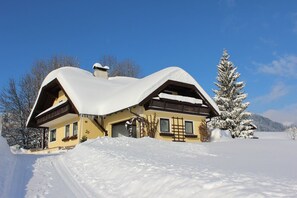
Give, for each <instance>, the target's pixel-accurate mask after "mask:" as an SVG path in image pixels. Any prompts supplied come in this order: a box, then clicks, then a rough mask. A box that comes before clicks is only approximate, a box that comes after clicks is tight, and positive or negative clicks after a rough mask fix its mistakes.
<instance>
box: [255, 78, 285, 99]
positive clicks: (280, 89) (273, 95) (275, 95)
mask: <svg viewBox="0 0 297 198" xmlns="http://www.w3.org/2000/svg"><path fill="white" fill-rule="evenodd" d="M289 91H290V87H288V86H287V85H286V84H284V83H283V82H278V83H277V84H276V85H274V86H273V87H272V89H271V91H270V92H269V93H268V94H266V95H264V96H260V97H258V98H256V99H255V102H265V103H267V102H273V101H276V100H278V99H279V98H281V97H283V96H286V95H287V94H288V93H289Z"/></svg>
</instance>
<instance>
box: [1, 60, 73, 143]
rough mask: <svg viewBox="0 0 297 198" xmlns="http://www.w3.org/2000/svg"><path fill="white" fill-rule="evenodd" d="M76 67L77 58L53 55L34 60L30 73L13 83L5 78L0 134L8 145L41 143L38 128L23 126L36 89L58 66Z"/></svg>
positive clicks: (35, 94)
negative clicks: (7, 82)
mask: <svg viewBox="0 0 297 198" xmlns="http://www.w3.org/2000/svg"><path fill="white" fill-rule="evenodd" d="M63 66H74V67H78V66H79V64H78V61H77V60H76V59H75V58H73V57H69V56H54V57H52V58H51V59H49V60H39V61H37V62H36V63H35V64H34V65H33V66H32V69H31V72H30V73H28V74H25V75H24V76H23V77H22V78H20V80H19V82H18V83H17V82H16V81H15V80H14V79H11V80H10V81H9V84H8V86H7V87H6V88H3V89H2V91H1V93H0V110H1V112H2V117H3V120H2V123H3V124H2V135H3V136H4V137H6V139H7V141H8V143H9V145H14V144H19V145H20V146H21V147H24V148H36V147H40V146H41V140H42V138H41V137H42V135H41V134H42V133H41V130H39V129H32V128H26V121H27V118H28V116H29V114H30V111H31V109H32V108H33V105H34V102H35V100H36V97H37V94H38V91H39V89H40V87H41V84H42V81H43V80H44V78H45V77H46V75H47V74H48V73H49V72H50V71H52V70H54V69H57V68H59V67H63Z"/></svg>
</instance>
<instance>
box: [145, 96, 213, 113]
mask: <svg viewBox="0 0 297 198" xmlns="http://www.w3.org/2000/svg"><path fill="white" fill-rule="evenodd" d="M145 109H146V110H147V109H155V110H161V111H171V112H178V113H185V114H193V115H203V116H206V117H208V116H209V115H210V109H209V108H208V107H207V106H203V105H201V104H189V103H182V102H175V101H163V100H156V99H152V100H150V101H149V102H148V103H147V104H146V105H145Z"/></svg>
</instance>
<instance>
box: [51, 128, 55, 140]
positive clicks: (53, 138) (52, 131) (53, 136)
mask: <svg viewBox="0 0 297 198" xmlns="http://www.w3.org/2000/svg"><path fill="white" fill-rule="evenodd" d="M53 141H56V129H52V130H51V131H50V142H53Z"/></svg>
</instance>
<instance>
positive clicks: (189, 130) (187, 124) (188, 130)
mask: <svg viewBox="0 0 297 198" xmlns="http://www.w3.org/2000/svg"><path fill="white" fill-rule="evenodd" d="M185 130H186V131H185V132H186V134H193V122H192V121H185Z"/></svg>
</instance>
